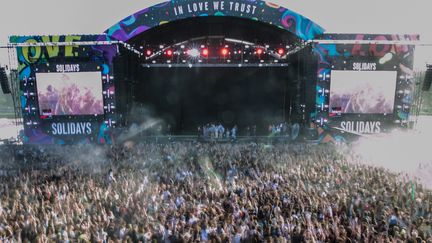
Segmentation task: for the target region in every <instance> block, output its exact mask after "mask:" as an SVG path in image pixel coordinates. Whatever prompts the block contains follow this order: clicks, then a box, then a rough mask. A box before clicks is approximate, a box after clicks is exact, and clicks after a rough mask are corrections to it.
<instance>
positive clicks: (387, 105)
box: [329, 70, 397, 114]
mask: <svg viewBox="0 0 432 243" xmlns="http://www.w3.org/2000/svg"><path fill="white" fill-rule="evenodd" d="M396 79H397V72H396V71H339V70H333V71H332V74H331V84H330V104H329V107H330V113H334V112H338V113H341V114H350V113H362V114H390V113H393V110H394V101H395V93H396Z"/></svg>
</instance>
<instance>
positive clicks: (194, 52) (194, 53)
mask: <svg viewBox="0 0 432 243" xmlns="http://www.w3.org/2000/svg"><path fill="white" fill-rule="evenodd" d="M187 54H188V55H189V56H191V57H199V55H200V52H199V51H198V49H190V50H188V51H187Z"/></svg>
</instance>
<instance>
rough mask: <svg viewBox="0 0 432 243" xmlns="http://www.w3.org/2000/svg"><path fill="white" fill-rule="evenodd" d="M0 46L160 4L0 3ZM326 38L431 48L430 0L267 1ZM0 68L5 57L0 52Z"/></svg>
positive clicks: (428, 58) (105, 23)
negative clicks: (371, 38) (414, 37)
mask: <svg viewBox="0 0 432 243" xmlns="http://www.w3.org/2000/svg"><path fill="white" fill-rule="evenodd" d="M1 2H2V6H1V7H0V44H6V43H7V41H8V36H9V35H41V34H96V33H102V32H103V31H104V30H105V29H107V28H108V27H110V26H111V25H113V24H115V23H116V22H118V21H119V20H121V19H123V18H124V17H126V16H129V15H130V14H132V13H134V12H136V11H139V10H141V9H143V8H145V7H148V6H151V5H154V4H156V3H158V2H160V0H123V1H120V0H73V1H70V0H69V1H65V0H2V1H1ZM271 2H273V3H276V4H280V5H282V6H284V7H286V8H289V9H291V10H293V11H296V12H298V13H300V14H302V15H304V16H306V17H308V18H310V19H312V20H313V21H315V22H316V23H318V24H319V25H321V26H322V27H323V28H325V29H326V31H327V32H328V33H330V32H332V33H372V34H373V33H381V34H420V35H421V39H422V41H423V42H427V43H432V21H431V20H432V17H430V16H431V12H432V0H326V1H324V0H271ZM426 62H432V47H420V48H417V53H416V61H415V65H416V67H417V69H422V68H423V67H424V66H425V63H426ZM0 63H1V64H7V63H8V53H7V51H5V50H0Z"/></svg>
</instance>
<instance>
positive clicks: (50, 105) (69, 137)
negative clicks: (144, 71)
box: [10, 35, 117, 144]
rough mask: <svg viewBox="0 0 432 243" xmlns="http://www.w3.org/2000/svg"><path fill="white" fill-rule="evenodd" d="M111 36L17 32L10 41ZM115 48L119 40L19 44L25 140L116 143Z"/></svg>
mask: <svg viewBox="0 0 432 243" xmlns="http://www.w3.org/2000/svg"><path fill="white" fill-rule="evenodd" d="M106 40H108V38H107V37H106V35H68V36H24V37H21V36H19V37H18V36H14V37H11V39H10V42H11V43H28V44H31V43H48V42H85V41H106ZM116 54H117V46H116V45H86V46H84V45H83V46H79V45H66V46H59V45H55V44H54V45H47V46H32V47H18V48H17V56H18V65H19V67H18V69H19V70H18V71H19V79H20V100H21V107H22V114H23V122H24V132H23V134H22V136H23V141H24V143H26V144H71V143H100V144H105V143H111V137H110V135H109V128H110V127H111V126H113V125H114V124H115V121H116V114H115V107H116V103H115V90H114V82H115V81H116V80H114V75H113V64H112V60H113V57H114V56H115V55H116Z"/></svg>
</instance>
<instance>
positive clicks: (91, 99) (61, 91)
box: [36, 72, 104, 116]
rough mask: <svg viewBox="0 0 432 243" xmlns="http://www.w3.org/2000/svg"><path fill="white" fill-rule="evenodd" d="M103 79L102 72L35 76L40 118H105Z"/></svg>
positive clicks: (41, 74)
mask: <svg viewBox="0 0 432 243" xmlns="http://www.w3.org/2000/svg"><path fill="white" fill-rule="evenodd" d="M101 75H102V74H101V72H76V73H36V85H37V91H38V100H39V110H40V114H41V115H45V116H47V115H48V116H61V115H100V114H103V113H104V108H103V96H102V80H101Z"/></svg>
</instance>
